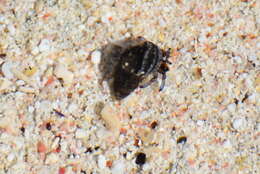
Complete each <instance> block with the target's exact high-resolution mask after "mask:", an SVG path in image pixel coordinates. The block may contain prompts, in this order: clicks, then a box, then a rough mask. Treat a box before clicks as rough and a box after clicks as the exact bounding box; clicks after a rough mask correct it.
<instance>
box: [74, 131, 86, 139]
mask: <svg viewBox="0 0 260 174" xmlns="http://www.w3.org/2000/svg"><path fill="white" fill-rule="evenodd" d="M87 135H88V133H87V131H86V130H84V129H81V128H78V129H77V130H76V133H75V136H76V138H79V139H80V138H85V137H86V136H87Z"/></svg>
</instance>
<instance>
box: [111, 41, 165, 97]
mask: <svg viewBox="0 0 260 174" xmlns="http://www.w3.org/2000/svg"><path fill="white" fill-rule="evenodd" d="M161 60H162V51H161V49H160V48H158V47H157V46H156V45H155V44H153V43H152V42H149V41H145V42H142V43H141V44H139V45H135V46H132V47H130V48H127V49H126V50H125V51H124V52H123V53H122V55H121V56H120V61H119V63H118V64H117V66H116V69H115V72H114V82H113V88H114V93H115V97H116V98H117V99H122V98H124V97H126V96H128V95H129V94H130V93H131V92H132V91H134V90H135V89H136V88H137V87H138V86H139V83H140V82H141V81H142V80H143V79H144V78H145V77H146V76H147V75H149V74H150V73H152V72H154V71H158V68H159V66H160V63H161Z"/></svg>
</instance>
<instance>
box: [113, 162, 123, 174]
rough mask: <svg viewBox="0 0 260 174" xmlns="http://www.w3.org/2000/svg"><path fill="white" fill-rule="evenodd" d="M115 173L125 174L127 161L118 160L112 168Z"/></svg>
mask: <svg viewBox="0 0 260 174" xmlns="http://www.w3.org/2000/svg"><path fill="white" fill-rule="evenodd" d="M111 173H113V174H125V163H124V162H123V161H121V160H120V161H116V162H115V163H114V165H113V167H112V169H111Z"/></svg>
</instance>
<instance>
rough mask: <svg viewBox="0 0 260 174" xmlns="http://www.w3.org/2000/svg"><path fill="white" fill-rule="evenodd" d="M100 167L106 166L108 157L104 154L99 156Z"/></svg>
mask: <svg viewBox="0 0 260 174" xmlns="http://www.w3.org/2000/svg"><path fill="white" fill-rule="evenodd" d="M98 167H99V168H100V169H104V168H105V167H106V157H105V156H104V155H99V156H98Z"/></svg>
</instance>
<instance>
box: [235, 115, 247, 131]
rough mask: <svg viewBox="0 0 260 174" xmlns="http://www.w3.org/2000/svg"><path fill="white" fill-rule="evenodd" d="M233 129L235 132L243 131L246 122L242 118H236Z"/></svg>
mask: <svg viewBox="0 0 260 174" xmlns="http://www.w3.org/2000/svg"><path fill="white" fill-rule="evenodd" d="M232 125H233V128H234V129H236V130H238V131H239V130H243V129H244V128H245V126H246V120H245V119H244V118H236V119H234V120H233V123H232Z"/></svg>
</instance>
